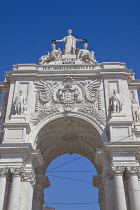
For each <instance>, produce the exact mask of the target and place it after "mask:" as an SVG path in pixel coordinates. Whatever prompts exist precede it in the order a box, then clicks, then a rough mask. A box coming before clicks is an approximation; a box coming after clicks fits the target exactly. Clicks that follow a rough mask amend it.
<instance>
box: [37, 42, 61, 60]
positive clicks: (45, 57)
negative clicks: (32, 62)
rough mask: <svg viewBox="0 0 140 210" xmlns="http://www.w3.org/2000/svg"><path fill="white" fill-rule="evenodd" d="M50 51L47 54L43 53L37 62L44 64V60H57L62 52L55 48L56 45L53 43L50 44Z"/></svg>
mask: <svg viewBox="0 0 140 210" xmlns="http://www.w3.org/2000/svg"><path fill="white" fill-rule="evenodd" d="M51 48H52V51H51V52H48V55H43V56H42V57H41V58H40V59H39V64H44V63H46V62H51V61H57V60H59V59H60V58H61V56H62V52H61V50H60V48H58V50H56V45H55V44H54V43H52V44H51Z"/></svg>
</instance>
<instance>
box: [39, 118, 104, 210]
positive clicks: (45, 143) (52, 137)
mask: <svg viewBox="0 0 140 210" xmlns="http://www.w3.org/2000/svg"><path fill="white" fill-rule="evenodd" d="M103 136H104V130H103V129H101V126H100V125H97V123H95V121H94V120H93V121H92V122H89V120H88V119H86V118H84V119H82V118H80V117H75V116H63V117H60V118H56V119H54V120H50V121H49V122H48V123H46V124H44V125H43V126H42V128H41V129H40V131H39V133H38V135H37V136H36V141H35V144H36V148H37V149H39V150H40V152H41V155H42V157H43V160H44V166H43V167H42V169H43V171H42V172H43V173H45V171H46V169H47V174H46V175H47V176H48V177H49V180H50V185H52V183H54V180H56V179H57V184H55V183H54V184H53V186H57V187H56V188H57V189H56V190H55V191H56V192H57V193H56V194H59V195H61V198H60V201H61V202H62V197H63V196H64V195H65V196H66V194H67V193H66V191H67V190H68V192H69V196H67V197H66V198H65V200H66V201H67V203H70V200H71V203H72V202H73V203H80V202H82V201H81V200H83V202H82V203H85V205H88V207H87V206H86V207H84V204H81V206H83V207H84V209H89V210H90V209H96V210H97V209H99V205H98V201H97V200H98V199H97V194H98V193H97V191H98V189H95V188H94V187H93V186H92V179H93V176H94V175H96V174H99V173H101V172H102V167H101V166H100V165H99V164H98V163H97V162H95V152H96V150H97V149H99V148H101V147H102V145H103V141H104V139H103ZM77 158H78V159H79V160H78V159H77ZM66 159H68V161H66ZM72 162H73V163H74V168H71V167H70V169H68V168H67V169H64V171H69V172H64V171H63V172H60V170H59V169H60V166H61V165H63V166H65V167H66V166H68V167H69V165H71V166H72V164H71V163H72ZM78 162H79V164H78ZM83 162H86V163H83ZM54 163H55V165H56V166H55V167H53V165H54ZM75 164H76V165H75ZM77 164H78V165H77ZM79 166H80V168H79ZM65 167H64V168H65ZM54 169H55V170H54ZM56 169H58V171H59V172H55V171H57V170H56ZM70 171H77V172H70ZM78 171H83V172H78ZM84 171H85V172H84ZM88 171H91V173H90V172H88ZM51 172H52V173H53V174H51ZM96 172H97V173H96ZM55 173H57V174H55ZM58 173H59V174H58ZM60 173H61V174H60ZM66 173H67V174H68V173H69V174H68V175H69V176H68V175H66ZM75 175H76V177H75ZM72 179H75V180H72ZM66 180H67V182H68V183H69V186H67V187H65V186H66ZM72 181H73V182H72ZM51 182H52V183H51ZM62 182H65V183H62ZM71 182H72V183H71ZM74 182H76V183H74ZM83 184H84V185H85V184H86V185H88V187H87V189H89V192H90V191H91V192H90V193H89V194H88V193H87V191H88V190H87V189H86V186H85V187H84V186H82V185H83ZM72 185H73V187H72ZM76 185H77V187H76ZM80 186H81V187H80ZM89 186H90V187H89ZM62 187H64V190H62ZM84 188H85V189H86V190H84ZM50 189H51V187H50ZM52 189H53V187H52ZM59 190H60V191H61V190H62V193H60V191H59ZM76 190H78V191H76ZM46 192H47V194H48V195H49V189H46V190H45V193H46ZM85 192H86V193H85ZM95 192H96V194H95ZM79 193H81V196H78V195H77V194H79ZM52 194H54V193H53V192H52ZM50 195H51V190H50ZM73 195H75V196H74V197H73V199H74V200H72V196H73ZM87 195H91V198H92V199H91V200H90V199H84V197H85V196H87ZM48 197H49V196H48ZM70 197H71V198H70ZM88 197H90V196H88ZM69 198H70V199H69ZM95 198H96V199H95ZM68 199H69V200H68ZM49 200H52V198H49ZM76 200H77V201H76ZM60 201H59V202H58V199H57V201H55V203H56V202H58V203H60ZM45 202H46V204H47V203H48V198H47V196H46V201H45ZM50 202H52V201H50ZM86 203H87V204H86ZM88 203H89V204H88ZM90 203H91V207H90V206H89V205H90ZM48 204H49V203H48ZM95 204H96V207H95V208H94V207H93V205H95ZM52 205H53V202H52ZM63 205H64V204H63ZM67 205H68V204H67ZM69 205H70V204H69ZM79 205H80V204H79ZM72 208H73V207H72ZM77 208H79V207H75V209H77ZM56 209H60V208H59V206H57V208H56ZM62 209H69V208H68V206H65V207H64V208H62V206H61V210H62ZM80 209H82V208H81V207H80Z"/></svg>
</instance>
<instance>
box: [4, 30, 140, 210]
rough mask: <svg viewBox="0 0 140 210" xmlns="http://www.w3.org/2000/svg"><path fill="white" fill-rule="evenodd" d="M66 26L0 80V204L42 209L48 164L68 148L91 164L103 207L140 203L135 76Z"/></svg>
mask: <svg viewBox="0 0 140 210" xmlns="http://www.w3.org/2000/svg"><path fill="white" fill-rule="evenodd" d="M67 32H68V35H67V36H65V37H64V38H63V39H61V40H52V44H51V47H52V50H51V51H50V52H49V53H48V54H47V55H43V56H42V57H40V58H39V63H38V64H31V63H30V64H17V65H14V66H13V69H12V70H11V71H9V72H6V74H5V81H4V82H0V90H1V92H2V98H1V104H0V141H1V143H0V210H15V209H16V210H41V209H42V206H43V189H44V188H47V187H49V186H50V183H49V179H48V177H47V176H45V175H44V174H45V171H46V169H47V167H48V165H49V164H50V162H51V161H52V160H54V159H55V158H56V157H58V156H59V155H62V154H66V153H70V154H72V153H77V154H81V155H83V156H85V157H87V158H88V159H89V160H90V161H91V162H92V163H93V164H94V166H95V168H96V170H97V175H96V176H94V177H93V186H94V187H97V188H98V189H99V204H100V209H101V210H113V209H115V210H140V181H139V172H140V152H139V151H140V109H139V101H138V93H137V90H138V89H139V88H140V80H136V79H135V78H134V73H133V71H132V70H131V69H128V68H127V67H126V66H125V64H124V63H120V62H103V63H99V62H97V60H96V59H95V56H94V52H93V51H89V50H88V44H87V40H86V39H77V38H75V37H74V36H73V35H72V31H71V30H68V31H67ZM58 42H62V43H60V44H59V45H62V46H63V47H62V48H63V49H62V48H61V49H60V48H58V47H57V43H58ZM77 42H83V49H78V48H77V46H76V43H77Z"/></svg>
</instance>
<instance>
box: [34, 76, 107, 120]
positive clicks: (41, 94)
mask: <svg viewBox="0 0 140 210" xmlns="http://www.w3.org/2000/svg"><path fill="white" fill-rule="evenodd" d="M34 84H35V86H36V90H37V92H36V93H37V94H36V104H35V112H34V113H33V114H32V122H33V123H34V124H37V123H38V122H39V121H40V120H41V119H43V118H44V117H46V116H48V115H50V114H53V113H57V112H83V113H85V114H87V115H90V116H92V117H94V118H95V119H96V120H98V121H100V122H101V123H102V124H104V123H105V113H104V111H103V105H102V102H101V95H100V90H99V87H100V85H101V80H94V81H92V80H85V81H75V80H74V79H73V78H72V77H70V76H67V77H65V78H64V79H63V80H62V81H42V80H39V81H35V82H34Z"/></svg>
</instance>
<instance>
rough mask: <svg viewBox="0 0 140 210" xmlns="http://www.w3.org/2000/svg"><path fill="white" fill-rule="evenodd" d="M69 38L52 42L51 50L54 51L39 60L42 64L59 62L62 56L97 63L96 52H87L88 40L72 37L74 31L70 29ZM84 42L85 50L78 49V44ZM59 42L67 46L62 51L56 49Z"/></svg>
mask: <svg viewBox="0 0 140 210" xmlns="http://www.w3.org/2000/svg"><path fill="white" fill-rule="evenodd" d="M67 33H68V36H65V37H64V38H63V39H61V40H52V44H51V48H52V51H51V52H49V53H48V55H44V56H42V57H41V58H40V59H39V63H40V64H46V63H48V62H51V61H58V60H60V59H61V57H62V55H76V58H77V59H80V60H83V61H90V62H91V63H96V62H97V61H96V59H95V57H94V52H93V51H89V50H87V47H88V44H87V43H86V41H87V40H86V39H76V38H75V37H74V36H72V35H71V34H72V30H71V29H69V30H68V31H67ZM79 41H81V42H83V49H79V48H76V43H77V42H79ZM57 42H64V43H65V46H64V48H63V50H62V51H61V49H60V48H58V50H57V49H56V43H57Z"/></svg>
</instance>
